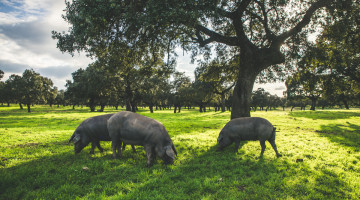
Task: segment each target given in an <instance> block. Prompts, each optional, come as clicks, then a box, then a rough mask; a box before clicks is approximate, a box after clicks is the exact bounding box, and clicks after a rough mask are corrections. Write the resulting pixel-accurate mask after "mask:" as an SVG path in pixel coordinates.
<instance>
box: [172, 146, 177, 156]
mask: <svg viewBox="0 0 360 200" xmlns="http://www.w3.org/2000/svg"><path fill="white" fill-rule="evenodd" d="M171 148H172V150H174V152H175V155H177V151H176V149H175V146H174V144H171Z"/></svg>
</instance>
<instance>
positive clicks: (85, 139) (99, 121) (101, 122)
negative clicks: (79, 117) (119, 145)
mask: <svg viewBox="0 0 360 200" xmlns="http://www.w3.org/2000/svg"><path fill="white" fill-rule="evenodd" d="M111 116H113V114H107V115H99V116H95V117H90V118H88V119H86V120H84V121H83V122H82V123H81V124H80V125H79V126H78V127H77V128H76V130H75V132H74V134H73V135H72V136H71V137H70V140H69V142H71V141H73V142H74V144H75V145H74V148H75V154H76V153H80V152H81V150H82V149H83V148H84V147H86V146H87V145H88V144H89V143H90V142H91V150H90V153H91V154H94V149H95V146H97V148H98V149H99V150H100V152H103V151H104V150H103V148H101V146H100V141H111V138H110V136H109V132H108V129H107V121H108V119H109V118H110V117H111ZM124 147H125V144H124ZM132 148H133V151H134V152H135V147H134V146H132Z"/></svg>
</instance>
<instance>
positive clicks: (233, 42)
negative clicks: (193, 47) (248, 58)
mask: <svg viewBox="0 0 360 200" xmlns="http://www.w3.org/2000/svg"><path fill="white" fill-rule="evenodd" d="M195 29H196V37H197V38H196V41H197V42H198V43H199V44H200V46H202V47H203V46H205V45H207V44H209V43H211V42H214V41H216V42H220V43H223V44H227V45H229V46H239V43H238V41H237V38H236V37H227V36H223V35H221V34H219V33H217V32H215V31H212V30H210V29H208V28H206V27H204V26H202V25H197V26H196V27H195ZM200 32H202V33H204V34H205V35H207V36H209V38H207V39H205V40H204V38H203V37H202V36H201V34H200Z"/></svg>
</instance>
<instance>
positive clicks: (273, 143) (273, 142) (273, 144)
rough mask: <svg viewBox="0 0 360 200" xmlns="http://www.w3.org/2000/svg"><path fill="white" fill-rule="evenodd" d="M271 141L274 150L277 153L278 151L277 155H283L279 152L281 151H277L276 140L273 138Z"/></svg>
mask: <svg viewBox="0 0 360 200" xmlns="http://www.w3.org/2000/svg"><path fill="white" fill-rule="evenodd" d="M269 142H270V144H271V146H272V148H273V149H274V151H275V153H276V156H277V157H281V156H282V155H281V154H279V152H278V151H277V148H276V144H275V140H271V141H269Z"/></svg>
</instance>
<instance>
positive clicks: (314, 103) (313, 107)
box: [310, 97, 316, 110]
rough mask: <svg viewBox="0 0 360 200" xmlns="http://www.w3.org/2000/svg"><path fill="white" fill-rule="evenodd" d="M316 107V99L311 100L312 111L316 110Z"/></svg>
mask: <svg viewBox="0 0 360 200" xmlns="http://www.w3.org/2000/svg"><path fill="white" fill-rule="evenodd" d="M315 107H316V98H314V97H313V98H311V108H310V110H315Z"/></svg>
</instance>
